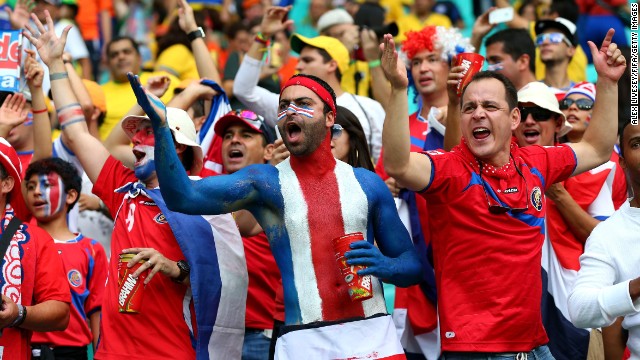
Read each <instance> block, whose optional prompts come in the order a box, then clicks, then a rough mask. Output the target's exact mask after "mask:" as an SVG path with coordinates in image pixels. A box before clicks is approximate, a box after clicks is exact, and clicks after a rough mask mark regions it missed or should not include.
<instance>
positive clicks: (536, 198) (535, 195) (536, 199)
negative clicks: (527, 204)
mask: <svg viewBox="0 0 640 360" xmlns="http://www.w3.org/2000/svg"><path fill="white" fill-rule="evenodd" d="M531 205H533V207H534V208H535V209H536V210H538V211H540V210H542V190H540V188H539V187H537V186H536V187H534V188H533V190H532V191H531Z"/></svg>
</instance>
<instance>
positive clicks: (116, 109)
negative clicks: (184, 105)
mask: <svg viewBox="0 0 640 360" xmlns="http://www.w3.org/2000/svg"><path fill="white" fill-rule="evenodd" d="M158 75H166V76H169V79H171V84H170V85H169V89H168V90H167V92H166V93H165V94H164V96H162V98H160V99H161V100H162V101H163V102H164V103H165V104H166V103H167V102H169V100H171V98H172V97H173V90H174V89H175V87H176V86H177V85H178V84H179V83H180V80H178V78H176V77H175V76H173V75H170V74H168V73H166V72H164V71H162V72H143V73H142V74H140V83H141V84H146V83H147V80H148V79H149V78H150V77H152V76H158ZM102 90H104V95H105V98H106V101H107V114H106V116H105V119H104V123H102V126H100V138H101V139H102V140H105V139H106V138H107V136H109V133H111V130H112V129H113V127H114V126H116V125H117V124H118V123H119V122H120V120H122V118H123V117H124V116H125V115H126V114H127V112H129V110H130V109H131V107H132V106H133V105H134V104H135V103H136V96H135V95H134V94H133V90H132V89H131V85H130V84H129V82H123V83H116V82H115V81H109V82H108V83H106V84H104V85H102Z"/></svg>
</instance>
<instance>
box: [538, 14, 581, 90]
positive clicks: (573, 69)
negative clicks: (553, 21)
mask: <svg viewBox="0 0 640 360" xmlns="http://www.w3.org/2000/svg"><path fill="white" fill-rule="evenodd" d="M535 25H536V24H535V22H533V21H532V22H530V23H529V32H530V33H531V38H532V39H533V42H534V43H535V42H536V31H535ZM545 69H546V68H545V66H544V64H543V63H542V60H540V49H539V48H538V47H537V46H536V79H538V80H542V79H544V75H545ZM567 73H568V74H569V80H571V81H573V82H574V83H579V82H581V81H587V55H586V54H585V53H584V50H582V47H581V46H580V45H578V46H577V47H576V52H575V54H573V58H571V61H570V62H569V67H568V68H567Z"/></svg>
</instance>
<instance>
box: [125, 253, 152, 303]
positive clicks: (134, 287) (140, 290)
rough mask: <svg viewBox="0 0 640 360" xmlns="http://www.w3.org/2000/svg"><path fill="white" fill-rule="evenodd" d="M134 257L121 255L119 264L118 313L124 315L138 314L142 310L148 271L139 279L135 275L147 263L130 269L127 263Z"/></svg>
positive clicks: (142, 261)
mask: <svg viewBox="0 0 640 360" xmlns="http://www.w3.org/2000/svg"><path fill="white" fill-rule="evenodd" d="M134 256H135V254H120V262H118V311H120V312H121V313H124V314H137V313H139V312H140V310H141V308H142V300H143V296H144V279H146V278H147V273H148V271H144V272H143V273H142V274H140V276H138V278H137V279H136V278H134V277H133V273H135V272H136V270H138V268H139V267H140V265H142V264H144V263H145V262H146V260H140V262H138V263H137V264H135V265H134V266H133V267H132V268H128V267H127V263H128V262H129V261H131V259H133V257H134Z"/></svg>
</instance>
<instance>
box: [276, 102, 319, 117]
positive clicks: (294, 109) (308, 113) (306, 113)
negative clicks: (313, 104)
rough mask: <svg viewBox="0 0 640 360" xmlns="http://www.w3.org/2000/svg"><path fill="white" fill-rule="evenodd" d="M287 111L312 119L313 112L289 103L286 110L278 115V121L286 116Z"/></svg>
mask: <svg viewBox="0 0 640 360" xmlns="http://www.w3.org/2000/svg"><path fill="white" fill-rule="evenodd" d="M287 111H292V112H293V113H295V114H299V115H302V116H306V117H308V118H309V119H313V114H314V112H315V111H314V110H313V109H311V108H308V107H305V106H296V104H294V103H290V104H289V106H288V107H287V109H286V110H283V111H280V112H279V113H278V121H280V120H282V119H284V118H285V117H286V116H287Z"/></svg>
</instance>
